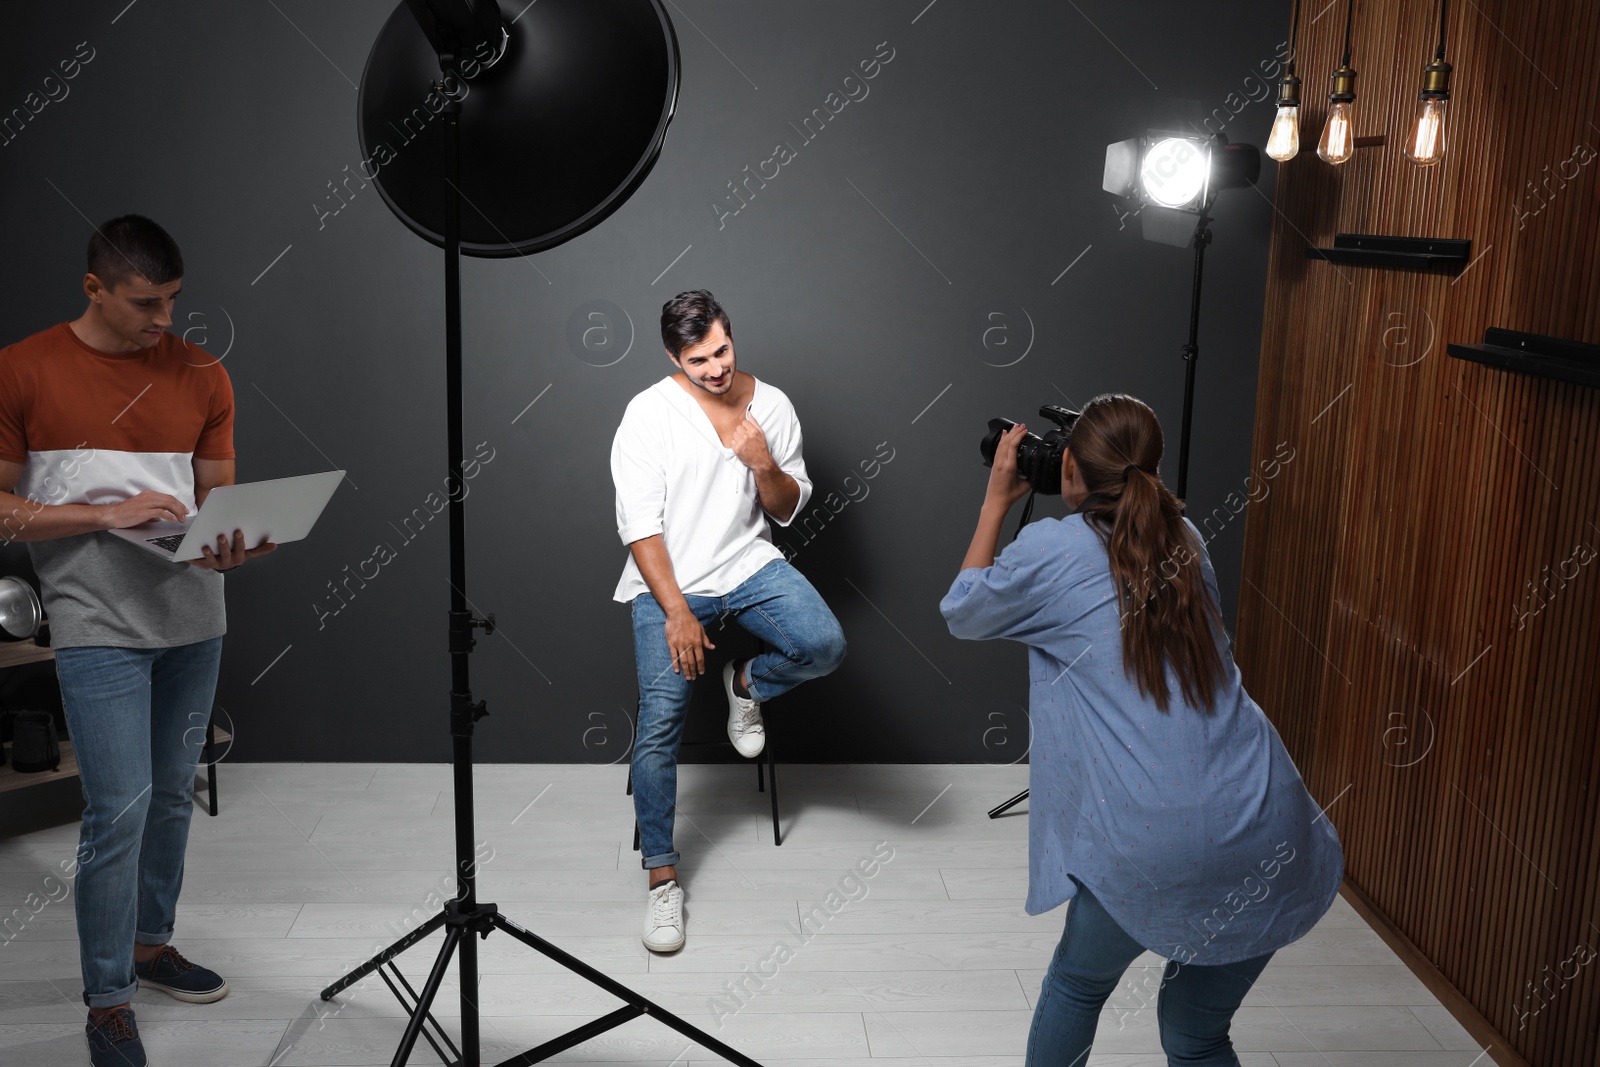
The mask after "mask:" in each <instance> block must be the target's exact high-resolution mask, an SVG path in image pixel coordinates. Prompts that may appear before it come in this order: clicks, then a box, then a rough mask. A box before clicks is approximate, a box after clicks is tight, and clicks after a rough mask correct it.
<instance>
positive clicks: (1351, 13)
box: [1340, 0, 1356, 67]
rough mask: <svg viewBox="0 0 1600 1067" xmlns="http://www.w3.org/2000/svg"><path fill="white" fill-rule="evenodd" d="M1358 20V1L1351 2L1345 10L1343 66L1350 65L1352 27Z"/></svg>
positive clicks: (1351, 0) (1352, 0)
mask: <svg viewBox="0 0 1600 1067" xmlns="http://www.w3.org/2000/svg"><path fill="white" fill-rule="evenodd" d="M1355 19H1356V0H1350V2H1349V4H1347V5H1346V6H1345V9H1344V62H1343V63H1341V64H1340V65H1341V66H1345V67H1348V66H1349V65H1350V27H1351V26H1352V25H1354V23H1355Z"/></svg>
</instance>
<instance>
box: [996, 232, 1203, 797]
mask: <svg viewBox="0 0 1600 1067" xmlns="http://www.w3.org/2000/svg"><path fill="white" fill-rule="evenodd" d="M1210 208H1211V203H1210V201H1207V202H1205V204H1204V205H1203V206H1202V208H1201V210H1200V219H1199V221H1198V222H1197V223H1196V225H1195V228H1194V287H1193V289H1192V291H1191V293H1190V297H1189V341H1188V343H1187V344H1185V345H1184V346H1183V428H1182V429H1181V430H1180V431H1179V432H1178V492H1177V497H1178V499H1179V500H1184V499H1186V494H1187V491H1188V488H1189V423H1190V418H1191V415H1192V413H1193V411H1194V365H1195V363H1196V362H1197V361H1198V360H1199V358H1200V279H1201V276H1202V274H1203V273H1204V271H1205V265H1206V245H1208V244H1210V243H1211V226H1210V223H1211V216H1210V214H1209V211H1210ZM1027 799H1028V790H1026V789H1024V790H1023V791H1022V792H1020V793H1018V794H1017V795H1016V796H1014V797H1012V798H1011V799H1009V800H1007V801H1005V802H1003V803H1001V804H997V805H995V806H994V807H992V808H990V809H989V818H991V819H998V818H999V817H1000V816H1002V815H1004V814H1005V813H1006V812H1008V811H1010V810H1011V809H1012V808H1014V807H1016V806H1017V805H1018V804H1021V803H1022V802H1023V801H1024V800H1027Z"/></svg>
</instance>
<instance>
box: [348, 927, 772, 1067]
mask: <svg viewBox="0 0 1600 1067" xmlns="http://www.w3.org/2000/svg"><path fill="white" fill-rule="evenodd" d="M455 903H456V902H455V901H450V902H449V903H447V904H446V905H445V907H444V910H443V911H441V912H440V913H439V914H437V915H435V916H434V917H433V918H431V919H429V920H428V921H427V922H425V923H423V924H422V925H421V926H419V927H417V929H415V930H413V931H411V933H409V934H407V935H406V936H405V937H403V938H401V939H400V940H399V941H397V942H395V943H394V944H393V945H390V946H389V947H388V948H386V949H384V950H383V951H382V952H380V953H378V955H376V956H374V957H373V958H372V959H370V960H368V961H367V962H366V963H363V964H362V965H361V966H360V967H357V968H356V969H355V970H354V971H351V972H350V973H349V974H347V975H345V976H344V977H343V978H341V979H339V980H338V981H337V982H335V983H334V984H333V985H330V986H329V987H328V988H326V989H324V990H323V991H322V999H323V1000H331V999H332V998H333V997H335V996H337V995H338V994H339V992H340V991H341V990H344V989H348V988H349V987H350V986H352V985H354V984H355V983H356V982H359V981H360V980H361V979H363V978H365V977H366V976H367V975H369V974H371V973H373V972H374V971H376V972H377V973H378V976H379V977H380V978H382V979H383V981H384V983H385V984H386V985H388V987H389V989H390V990H391V991H392V992H393V993H394V995H395V997H396V999H398V1000H399V1001H400V1003H401V1005H402V1006H404V1007H406V1008H409V1009H410V1011H411V1017H410V1020H409V1021H408V1022H407V1024H406V1030H405V1036H404V1037H403V1038H402V1039H401V1042H400V1048H399V1049H398V1050H397V1051H396V1053H395V1058H394V1060H393V1067H400V1065H402V1064H404V1063H405V1062H406V1061H407V1060H409V1059H410V1057H411V1051H412V1049H413V1048H414V1047H415V1046H416V1042H417V1038H418V1037H421V1038H423V1039H424V1040H426V1041H427V1042H428V1044H429V1045H430V1046H431V1047H432V1048H433V1050H434V1052H435V1053H437V1054H438V1056H439V1059H440V1061H441V1062H443V1063H444V1064H445V1067H478V1065H477V1064H467V1063H465V1062H464V1061H463V1060H462V1057H461V1051H460V1049H458V1048H456V1046H455V1043H454V1042H452V1041H451V1040H450V1037H449V1035H448V1034H446V1033H445V1031H444V1028H443V1027H441V1026H440V1025H439V1022H438V1020H437V1019H435V1018H434V1017H433V1013H432V1008H433V1000H434V998H435V997H436V996H437V995H438V992H439V986H440V984H441V983H442V982H443V980H444V976H445V973H446V971H448V970H449V967H450V960H451V957H452V956H454V954H455V952H456V949H457V948H459V947H460V946H461V944H462V941H463V939H466V940H467V941H468V942H470V939H471V936H472V935H473V934H476V935H478V936H479V937H480V938H487V937H488V936H489V934H490V933H492V932H493V931H495V930H499V931H500V932H502V933H505V934H509V935H510V936H511V937H514V938H516V939H517V940H518V941H521V942H522V943H523V944H524V945H527V946H528V947H529V948H531V949H533V950H534V951H535V952H539V953H542V954H543V955H545V956H548V957H549V958H550V959H552V960H554V961H555V962H556V963H558V964H560V965H561V966H562V967H565V968H566V969H567V970H569V971H571V972H572V973H574V974H576V975H578V976H579V977H580V978H583V979H586V980H587V981H589V982H592V983H593V984H594V985H597V986H599V987H600V988H601V989H604V990H605V991H606V992H607V993H610V994H611V995H612V996H614V997H617V998H618V999H619V1000H621V1001H623V1006H622V1007H620V1008H618V1009H617V1010H616V1011H613V1012H611V1013H610V1014H609V1015H602V1016H601V1017H600V1018H598V1019H595V1020H594V1021H592V1022H588V1023H585V1024H583V1025H582V1026H579V1027H575V1028H573V1029H572V1030H569V1031H567V1032H566V1033H564V1034H561V1035H559V1036H557V1037H553V1038H551V1039H550V1040H549V1041H546V1042H544V1043H543V1044H540V1045H535V1046H534V1047H533V1048H530V1049H528V1050H527V1051H525V1052H520V1053H518V1054H517V1055H515V1056H512V1057H511V1058H509V1059H505V1060H501V1061H500V1063H499V1064H498V1065H497V1067H524V1065H527V1064H533V1063H539V1062H541V1061H543V1060H547V1059H549V1058H550V1057H551V1056H554V1055H556V1054H557V1053H559V1052H565V1051H566V1050H567V1049H569V1048H572V1047H573V1046H574V1045H579V1044H582V1043H583V1042H585V1041H588V1040H589V1039H590V1038H593V1037H598V1036H599V1035H600V1034H603V1033H605V1032H606V1031H607V1030H611V1029H613V1028H615V1027H618V1026H621V1025H622V1024H623V1023H626V1022H631V1021H632V1020H634V1019H637V1018H638V1017H639V1016H641V1015H648V1016H650V1017H651V1018H652V1019H655V1020H657V1021H658V1022H660V1023H662V1024H663V1025H665V1026H667V1027H670V1028H671V1029H673V1030H676V1031H677V1032H678V1033H680V1034H682V1035H683V1036H684V1037H686V1038H688V1039H689V1040H690V1041H693V1042H695V1043H696V1044H698V1045H700V1046H701V1047H703V1048H705V1049H707V1050H709V1051H711V1052H715V1053H716V1054H717V1055H719V1056H721V1057H723V1058H724V1059H726V1060H728V1061H729V1062H730V1063H736V1064H739V1065H740V1067H761V1064H760V1063H759V1062H758V1061H756V1060H753V1059H751V1058H750V1057H749V1056H746V1055H745V1054H744V1053H742V1052H740V1051H739V1050H738V1049H735V1048H732V1047H731V1046H729V1045H725V1044H723V1043H722V1042H721V1041H718V1040H717V1039H716V1038H714V1037H712V1036H711V1035H710V1034H708V1033H706V1032H705V1031H704V1030H701V1029H700V1028H699V1027H697V1026H695V1025H693V1024H692V1023H689V1022H686V1021H684V1020H683V1019H681V1018H679V1017H678V1016H677V1015H675V1014H673V1013H672V1012H670V1011H668V1010H667V1009H665V1008H663V1007H662V1006H661V1005H659V1004H657V1003H656V1002H655V1001H653V1000H649V999H647V998H645V997H643V996H641V995H640V994H638V993H636V992H634V991H633V990H632V989H629V988H628V987H627V986H625V985H623V984H622V983H621V982H618V981H616V980H615V979H613V978H611V977H610V976H608V975H606V974H602V973H601V972H600V971H598V970H596V969H595V968H593V967H591V966H589V965H588V964H587V963H584V962H583V961H582V960H580V959H578V958H577V957H576V956H573V955H572V954H570V953H568V952H563V951H562V950H561V949H559V948H557V947H556V946H555V945H552V944H551V943H550V942H548V941H546V940H545V939H544V938H542V937H540V936H539V935H538V934H535V933H532V932H531V931H528V930H525V929H523V928H522V927H521V926H518V925H517V924H516V923H514V922H512V921H511V920H510V919H508V918H506V917H505V916H504V915H502V914H500V911H499V909H498V908H497V907H495V905H493V904H488V903H481V902H480V903H479V904H478V905H477V906H476V907H474V908H473V909H472V910H471V911H467V912H463V911H460V910H459V909H457V908H456V906H455ZM441 926H443V927H446V930H445V938H444V944H443V945H442V946H440V948H439V954H438V956H437V957H436V958H435V959H434V963H433V969H432V970H431V971H429V972H428V980H427V982H425V983H424V984H423V987H422V992H421V993H420V994H418V993H417V992H416V990H414V989H413V988H412V987H411V984H410V983H409V982H407V981H406V979H405V976H404V975H402V974H401V973H400V971H399V969H398V968H397V967H395V965H394V963H393V962H392V961H393V960H394V958H395V957H396V956H398V955H399V954H400V953H402V952H404V951H405V950H406V949H408V948H411V947H412V946H413V945H415V944H417V943H418V942H420V941H422V940H423V939H425V938H426V937H428V936H429V935H430V934H432V933H433V932H434V931H435V930H437V929H439V928H440V927H441ZM471 947H472V949H473V950H474V951H475V950H476V946H475V945H474V946H471Z"/></svg>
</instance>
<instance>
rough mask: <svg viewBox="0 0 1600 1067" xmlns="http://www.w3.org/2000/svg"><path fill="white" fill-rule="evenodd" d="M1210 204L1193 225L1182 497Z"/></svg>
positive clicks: (1185, 495) (1181, 454) (1186, 487)
mask: <svg viewBox="0 0 1600 1067" xmlns="http://www.w3.org/2000/svg"><path fill="white" fill-rule="evenodd" d="M1210 206H1211V205H1210V204H1207V205H1205V207H1203V208H1201V211H1200V220H1199V222H1198V223H1196V225H1195V228H1194V291H1193V293H1192V294H1191V296H1190V298H1189V343H1188V344H1186V345H1184V346H1183V428H1182V429H1181V430H1180V431H1179V432H1178V492H1177V497H1178V499H1179V500H1187V499H1188V491H1189V421H1190V418H1191V416H1192V414H1193V412H1194V365H1195V363H1197V362H1198V361H1199V359H1200V276H1201V274H1202V272H1204V270H1205V265H1206V245H1208V244H1210V243H1211V228H1210V225H1209V223H1210V222H1211V216H1210V215H1208V214H1207V213H1206V210H1207V209H1208V208H1210Z"/></svg>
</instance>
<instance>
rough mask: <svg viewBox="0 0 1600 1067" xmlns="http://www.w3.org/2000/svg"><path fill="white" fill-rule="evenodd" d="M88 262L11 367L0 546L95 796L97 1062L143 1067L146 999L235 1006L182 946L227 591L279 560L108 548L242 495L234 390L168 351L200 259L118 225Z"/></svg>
mask: <svg viewBox="0 0 1600 1067" xmlns="http://www.w3.org/2000/svg"><path fill="white" fill-rule="evenodd" d="M88 260H89V261H88V273H87V274H86V275H85V277H84V279H83V288H84V292H85V293H86V294H87V296H88V298H89V304H88V307H87V308H85V310H84V312H83V314H82V315H80V316H79V317H78V318H76V319H74V320H72V321H71V322H65V323H61V324H59V325H57V326H53V327H51V328H50V329H48V330H45V331H43V332H42V333H37V334H34V335H33V336H32V337H29V338H26V339H25V340H22V341H19V342H17V343H16V344H13V345H11V346H9V347H7V348H4V349H0V490H4V491H3V492H0V537H4V538H5V539H6V540H10V541H24V542H27V543H28V549H29V553H30V555H31V556H32V558H33V564H34V567H35V569H36V570H37V571H38V574H39V580H40V583H41V585H42V593H43V600H44V605H45V609H46V611H47V613H48V615H49V618H50V626H51V641H52V644H53V645H54V647H55V649H56V674H57V676H58V677H59V678H60V681H61V693H62V702H63V704H64V705H65V707H66V714H67V723H68V728H69V730H70V732H71V736H72V742H73V747H74V749H75V750H76V754H77V759H78V767H79V772H80V774H81V779H82V787H83V794H84V799H85V809H84V813H83V829H82V832H81V836H80V841H79V851H78V874H77V892H76V898H77V900H76V907H77V920H78V941H79V952H80V958H81V963H82V968H83V984H84V1003H85V1004H87V1005H88V1007H89V1021H88V1025H87V1027H86V1031H87V1036H88V1041H89V1052H90V1060H91V1062H92V1063H93V1064H94V1065H95V1067H109V1065H112V1064H115V1065H116V1067H142V1065H143V1064H144V1063H145V1062H146V1060H145V1054H144V1046H143V1044H142V1043H141V1042H140V1040H139V1032H138V1027H137V1025H136V1024H135V1021H134V1015H133V1011H132V1009H131V1007H130V1005H129V1001H130V1000H131V999H132V997H133V993H134V990H135V989H137V988H138V987H139V986H141V985H143V986H145V987H148V988H154V989H159V990H161V991H163V992H165V993H168V994H170V995H171V996H173V997H175V998H177V999H178V1000H182V1001H187V1002H190V1003H209V1002H211V1001H214V1000H219V999H221V998H222V997H223V996H225V995H226V994H227V992H228V987H227V983H226V982H224V981H223V980H222V978H221V977H220V976H218V975H217V974H216V973H215V972H213V971H210V970H207V969H206V968H204V967H200V966H197V965H195V964H192V963H190V962H189V961H188V960H186V959H184V957H183V956H181V955H180V954H179V953H178V951H177V950H176V949H174V948H173V947H172V946H171V944H170V943H169V942H170V940H171V938H172V933H173V919H174V911H175V908H176V905H177V901H178V892H179V889H180V887H181V885H182V882H183V860H184V851H185V848H186V846H187V843H188V835H189V816H190V812H191V810H192V807H193V805H192V801H191V795H192V792H193V786H194V774H195V767H196V764H197V763H198V761H199V756H200V748H201V745H202V742H203V741H204V738H205V733H206V730H205V727H206V725H207V724H208V723H209V722H210V719H211V707H212V700H213V697H214V695H215V691H216V682H217V667H218V662H219V659H220V655H221V651H222V635H223V633H224V632H225V631H226V629H227V625H226V617H225V613H224V608H223V579H222V576H221V575H222V572H225V571H230V570H233V569H235V568H236V567H238V566H240V565H241V564H243V563H244V562H245V561H246V560H248V559H251V558H253V557H255V556H258V555H261V554H263V553H266V552H270V551H272V550H273V548H274V547H276V546H275V545H274V544H273V543H271V542H265V543H258V544H256V545H255V546H254V547H247V546H246V539H245V534H244V532H243V531H242V530H235V531H234V536H233V537H232V539H231V540H230V539H228V538H226V537H222V536H218V538H217V540H216V543H215V545H214V546H213V545H210V544H207V545H206V546H205V547H204V549H203V550H202V551H201V553H200V557H199V558H197V559H191V560H188V561H187V562H184V563H174V562H171V558H172V554H171V553H170V552H169V553H168V554H167V558H161V557H160V556H159V555H157V554H155V553H152V552H146V551H144V550H143V549H142V548H141V547H136V546H135V545H133V544H129V543H126V542H124V541H123V540H120V539H118V538H117V537H113V536H109V534H108V533H107V531H111V530H123V529H127V528H129V527H134V526H140V525H142V524H145V523H147V522H151V521H152V520H155V521H167V522H173V523H182V522H184V520H186V519H187V518H189V516H190V513H191V512H193V511H194V510H195V509H196V507H197V506H198V505H199V504H200V503H202V502H203V501H204V500H205V498H206V496H207V494H209V493H210V492H211V491H212V490H213V489H215V488H217V487H218V486H225V485H230V484H231V483H232V482H233V478H234V472H233V466H234V452H233V389H232V386H231V385H230V384H229V380H228V375H227V372H226V371H224V370H223V369H222V364H221V363H220V362H219V361H217V360H215V359H213V358H211V357H210V356H209V355H207V354H206V353H205V352H203V351H202V350H201V349H199V348H197V347H195V346H194V345H191V344H188V343H187V342H185V341H184V340H183V339H181V338H180V337H178V336H176V335H174V334H171V333H168V332H167V329H168V327H169V326H171V325H172V310H173V304H174V301H176V299H177V297H178V292H179V289H180V288H181V287H182V285H183V258H182V256H181V254H180V253H179V251H178V246H177V244H176V243H175V242H174V241H173V240H172V238H171V237H170V236H168V235H167V233H166V231H165V230H163V229H162V228H161V227H160V226H158V225H156V224H155V223H154V222H152V221H150V220H149V219H146V218H143V217H141V216H138V215H124V216H122V217H120V218H116V219H112V220H111V221H110V222H107V223H106V224H105V225H103V226H102V227H100V228H99V229H98V230H97V231H96V232H95V234H94V236H93V237H92V238H91V239H90V241H89V255H88Z"/></svg>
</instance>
